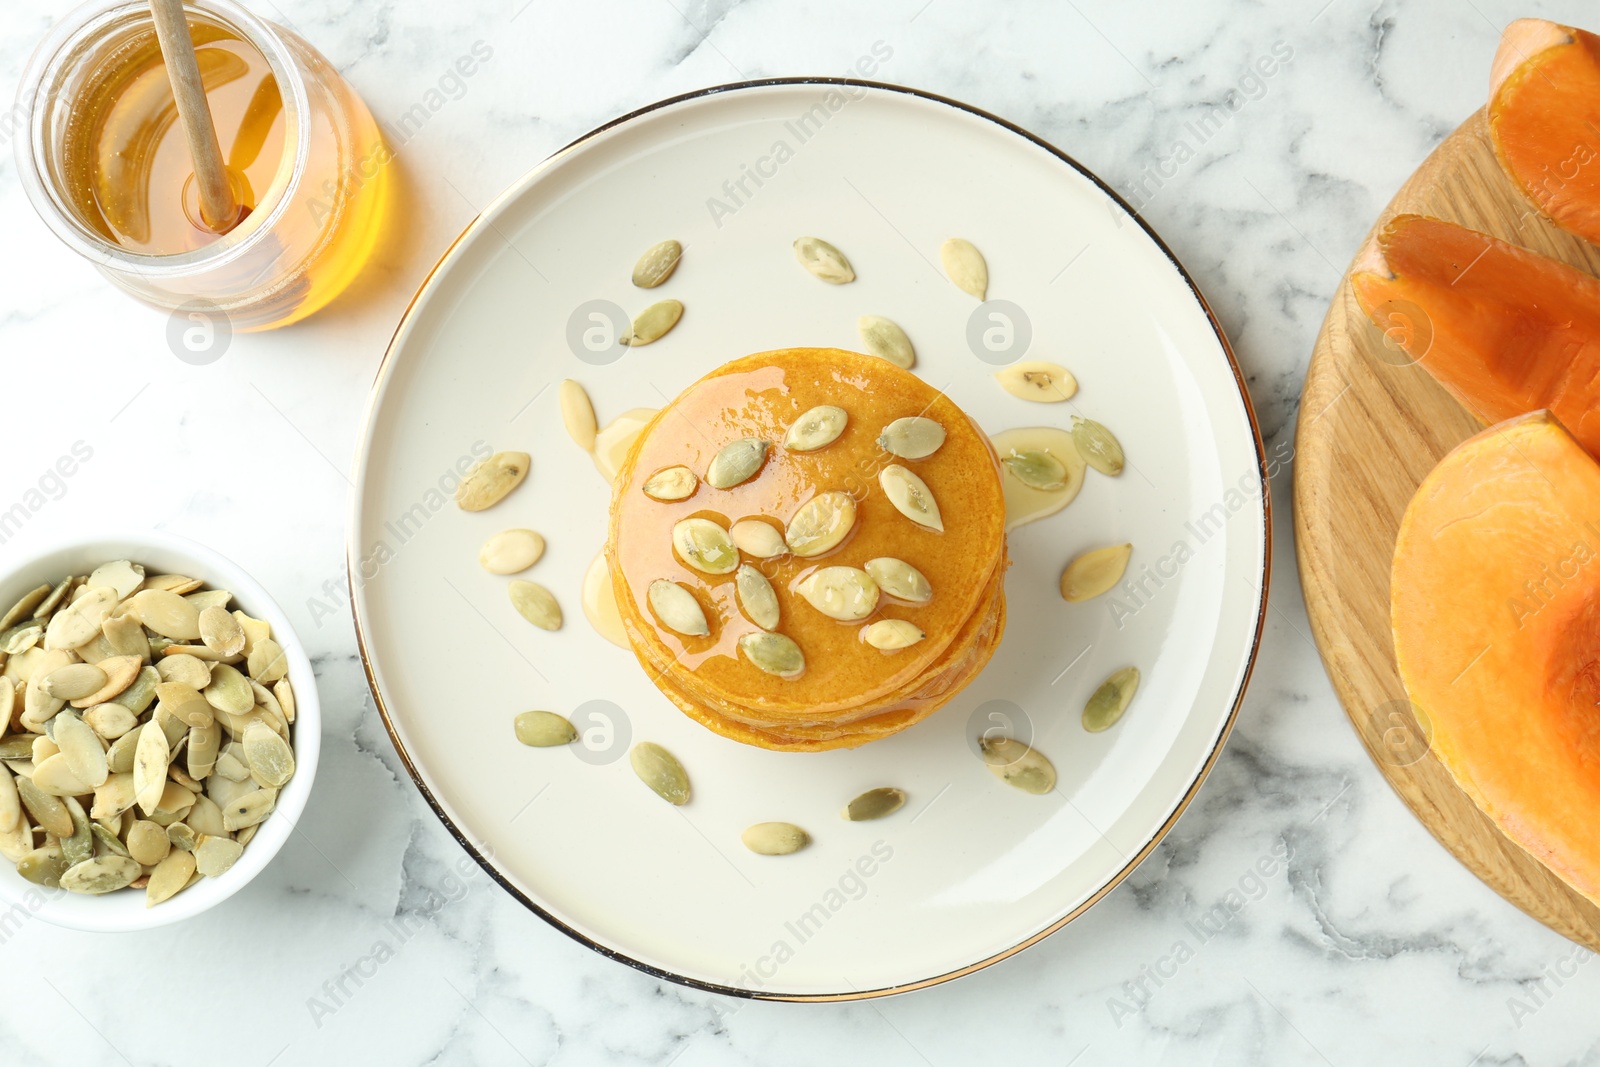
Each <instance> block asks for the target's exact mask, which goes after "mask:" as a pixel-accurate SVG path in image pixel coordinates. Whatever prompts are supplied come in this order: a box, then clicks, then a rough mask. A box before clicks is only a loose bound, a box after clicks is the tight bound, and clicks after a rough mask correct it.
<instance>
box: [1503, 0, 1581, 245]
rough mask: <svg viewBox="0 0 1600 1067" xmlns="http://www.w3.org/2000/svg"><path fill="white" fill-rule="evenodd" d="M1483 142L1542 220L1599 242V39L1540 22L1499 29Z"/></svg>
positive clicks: (1520, 23) (1569, 28)
mask: <svg viewBox="0 0 1600 1067" xmlns="http://www.w3.org/2000/svg"><path fill="white" fill-rule="evenodd" d="M1489 139H1490V140H1491V141H1492V142H1493V143H1494V151H1495V155H1496V156H1497V157H1498V158H1499V160H1500V166H1501V168H1502V169H1503V170H1504V171H1505V172H1506V174H1507V175H1508V176H1509V177H1510V178H1511V180H1512V181H1513V182H1514V183H1516V185H1517V188H1519V189H1520V190H1521V191H1522V194H1523V195H1524V196H1526V197H1527V198H1528V199H1529V200H1531V201H1532V202H1533V204H1534V205H1535V206H1536V207H1537V208H1538V209H1539V210H1540V211H1541V212H1542V213H1543V214H1544V215H1546V216H1547V217H1548V218H1550V219H1551V220H1552V221H1553V222H1555V223H1556V225H1558V226H1561V227H1562V228H1563V229H1566V230H1569V231H1571V232H1572V233H1575V234H1577V235H1578V236H1580V237H1583V238H1586V239H1588V240H1590V241H1594V242H1596V243H1600V37H1596V36H1595V35H1594V34H1592V33H1587V32H1585V31H1583V30H1578V29H1574V28H1572V27H1571V26H1562V25H1559V24H1557V23H1554V22H1547V21H1545V20H1544V19H1517V20H1516V21H1515V22H1513V23H1511V24H1510V25H1509V26H1507V27H1506V30H1505V33H1504V34H1503V35H1502V36H1501V38H1500V49H1499V51H1498V52H1496V53H1495V57H1494V66H1493V67H1492V68H1491V71H1490V75H1489Z"/></svg>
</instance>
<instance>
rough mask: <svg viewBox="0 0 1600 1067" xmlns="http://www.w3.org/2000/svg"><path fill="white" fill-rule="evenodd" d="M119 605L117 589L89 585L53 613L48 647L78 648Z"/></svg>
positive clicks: (46, 638)
mask: <svg viewBox="0 0 1600 1067" xmlns="http://www.w3.org/2000/svg"><path fill="white" fill-rule="evenodd" d="M116 606H117V591H116V590H115V589H113V588H111V587H110V586H104V585H103V586H98V587H96V588H92V589H89V590H88V591H87V592H86V593H84V595H83V596H81V597H79V598H78V599H76V600H74V601H73V602H72V603H71V604H69V605H67V606H66V607H64V608H62V609H61V610H60V611H58V612H56V613H55V614H54V615H52V616H50V622H49V623H48V624H47V625H46V626H45V628H44V647H45V651H47V652H48V651H50V650H51V649H58V648H59V649H66V648H77V647H79V646H80V645H86V644H88V643H89V642H90V641H92V640H94V638H95V637H96V636H98V635H99V633H100V624H101V623H103V622H105V621H106V619H107V617H109V616H110V614H111V609H112V608H114V607H116ZM146 625H149V624H148V623H147V624H146ZM197 636H198V635H197Z"/></svg>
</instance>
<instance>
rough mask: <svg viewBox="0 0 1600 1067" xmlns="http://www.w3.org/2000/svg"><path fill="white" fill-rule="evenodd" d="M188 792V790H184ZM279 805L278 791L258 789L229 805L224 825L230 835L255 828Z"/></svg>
mask: <svg viewBox="0 0 1600 1067" xmlns="http://www.w3.org/2000/svg"><path fill="white" fill-rule="evenodd" d="M184 792H188V790H184ZM277 804H278V791H277V790H276V789H257V790H255V791H254V792H251V793H246V794H245V795H244V796H241V797H239V798H238V799H237V800H235V801H234V802H233V803H231V804H229V805H228V806H227V807H226V808H224V809H223V812H222V825H223V828H224V829H226V830H227V831H228V833H230V834H231V833H233V832H234V831H235V830H243V829H244V828H245V827H247V826H254V825H256V824H257V823H259V822H261V821H262V820H263V819H265V818H266V817H267V816H268V815H271V814H272V809H273V808H275V807H276V806H277Z"/></svg>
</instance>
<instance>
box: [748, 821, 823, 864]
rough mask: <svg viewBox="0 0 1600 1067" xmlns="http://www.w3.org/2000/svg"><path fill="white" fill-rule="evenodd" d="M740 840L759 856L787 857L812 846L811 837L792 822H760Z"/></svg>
mask: <svg viewBox="0 0 1600 1067" xmlns="http://www.w3.org/2000/svg"><path fill="white" fill-rule="evenodd" d="M739 840H741V841H743V842H744V847H745V848H747V849H749V850H750V851H751V852H754V853H756V854H757V855H759V856H787V855H789V854H790V853H792V852H799V851H800V850H801V849H803V848H805V847H806V846H807V845H809V844H811V835H810V834H808V833H806V832H805V831H804V830H802V829H800V827H798V826H796V825H795V824H794V823H792V822H758V823H756V824H755V825H754V826H751V827H748V828H747V829H746V830H745V832H744V833H742V834H740V835H739Z"/></svg>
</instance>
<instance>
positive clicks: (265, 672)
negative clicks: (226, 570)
mask: <svg viewBox="0 0 1600 1067" xmlns="http://www.w3.org/2000/svg"><path fill="white" fill-rule="evenodd" d="M511 584H513V585H515V584H516V583H515V582H513V583H511ZM245 669H246V670H247V671H249V672H250V678H251V679H252V680H253V681H257V682H262V683H266V684H271V683H272V682H276V681H277V680H278V679H279V678H282V677H283V676H284V675H286V674H288V673H289V657H288V656H286V655H284V652H283V649H282V648H281V647H280V646H279V645H278V642H276V641H274V640H273V639H272V638H270V637H269V638H267V639H266V640H264V641H257V642H256V647H254V648H252V649H251V650H250V655H249V657H247V658H246V660H245ZM213 673H215V668H213Z"/></svg>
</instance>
